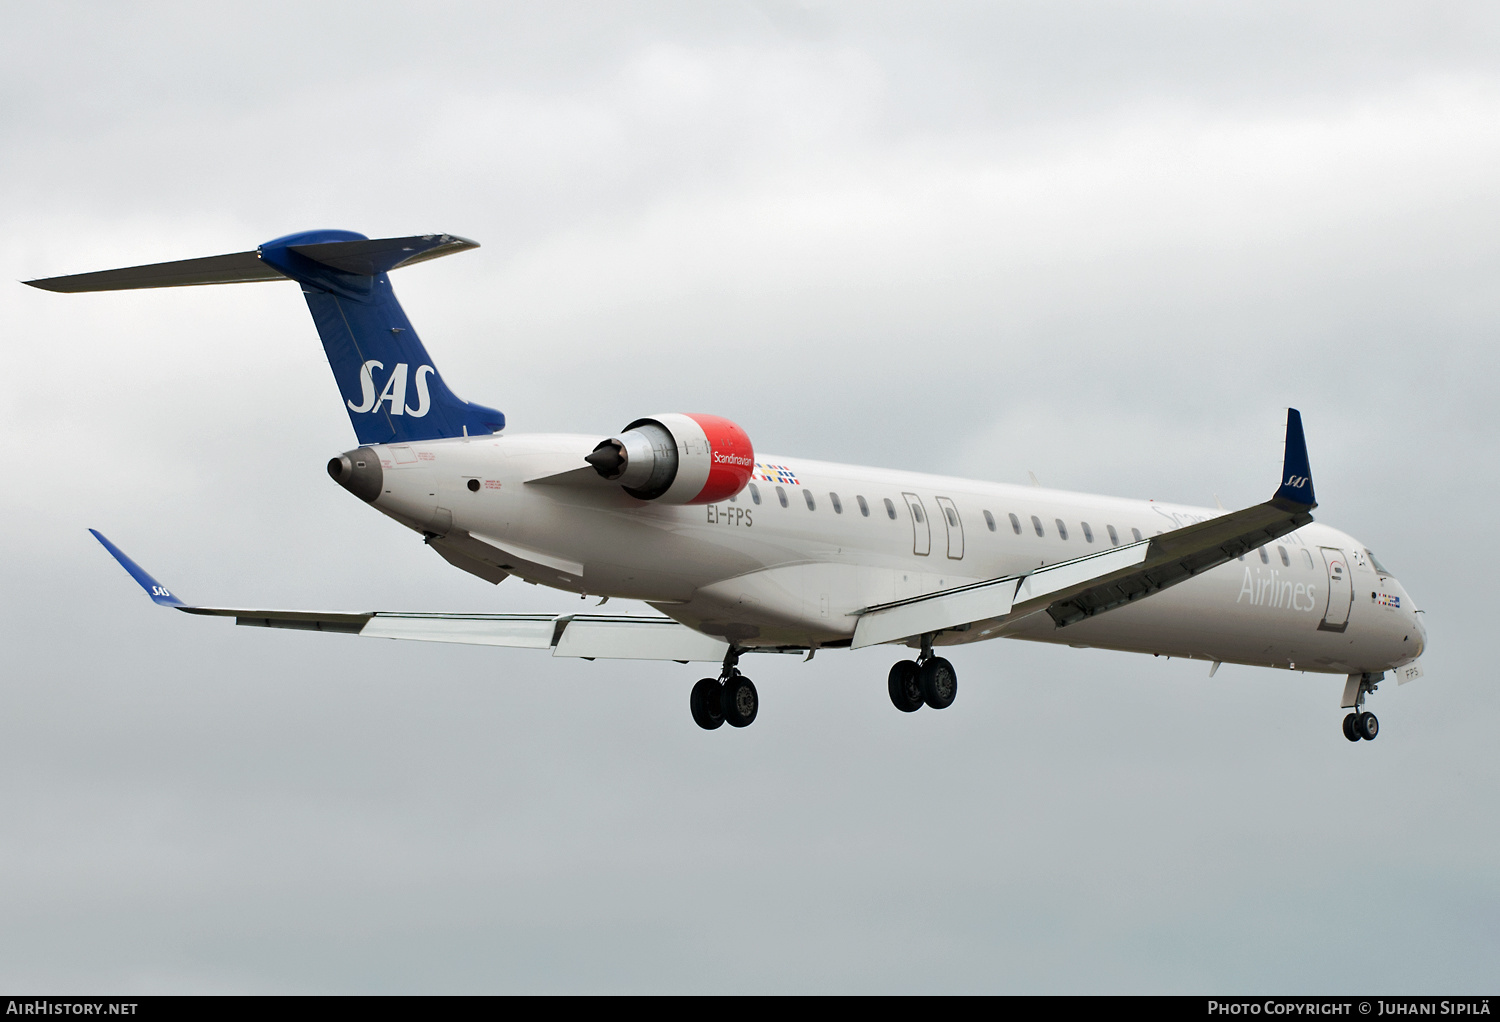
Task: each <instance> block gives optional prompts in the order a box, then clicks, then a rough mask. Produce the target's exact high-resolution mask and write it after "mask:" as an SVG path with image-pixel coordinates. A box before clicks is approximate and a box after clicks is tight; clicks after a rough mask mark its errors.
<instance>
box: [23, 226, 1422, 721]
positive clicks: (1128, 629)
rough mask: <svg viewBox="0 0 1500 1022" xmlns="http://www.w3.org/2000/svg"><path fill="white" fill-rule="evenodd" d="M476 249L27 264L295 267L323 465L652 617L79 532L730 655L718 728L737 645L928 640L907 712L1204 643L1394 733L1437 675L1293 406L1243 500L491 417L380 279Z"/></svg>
mask: <svg viewBox="0 0 1500 1022" xmlns="http://www.w3.org/2000/svg"><path fill="white" fill-rule="evenodd" d="M476 247H478V246H477V244H476V243H475V242H472V241H469V240H467V239H465V238H460V237H457V236H454V235H448V234H428V235H420V236H412V237H405V238H381V239H370V238H367V237H365V236H364V235H362V234H358V233H355V232H352V231H335V230H320V231H308V232H302V233H297V234H290V235H286V236H284V237H280V238H277V239H275V240H273V241H268V242H266V243H265V244H263V245H260V246H259V247H258V248H256V249H255V250H253V251H247V252H237V253H231V254H228V255H219V256H210V257H207V258H198V259H187V260H181V261H176V262H168V263H155V264H150V265H144V266H134V267H126V268H122V269H115V270H104V271H98V272H93V273H82V274H74V275H69V276H62V277H51V278H46V279H41V280H31V281H26V283H28V284H30V285H31V286H33V287H38V288H43V289H45V290H49V291H56V292H64V293H76V292H84V291H108V290H122V289H132V288H148V287H174V286H184V285H205V284H226V283H237V282H250V281H295V282H296V283H297V284H298V285H300V287H301V290H302V294H303V297H304V298H305V299H306V301H307V306H308V309H309V311H310V312H311V313H312V317H313V322H314V324H315V325H316V327H317V331H318V334H319V336H320V337H321V339H322V342H323V348H324V351H325V352H326V354H327V356H328V362H329V365H330V367H331V368H332V370H333V375H334V379H335V381H336V383H337V385H338V389H339V394H340V397H341V399H342V401H343V404H344V406H345V409H346V411H347V412H348V414H349V419H350V422H351V423H352V424H353V426H354V433H355V437H356V439H357V441H358V444H359V446H357V447H355V448H353V449H351V450H348V451H345V452H344V453H343V454H340V455H338V456H336V457H334V458H332V459H330V460H329V462H328V474H329V475H330V476H331V477H332V478H333V480H334V481H335V482H337V483H338V484H339V485H340V486H342V487H343V488H344V489H346V490H347V491H349V492H350V493H351V494H353V495H354V496H356V497H358V498H359V499H360V500H362V501H364V502H365V503H367V504H369V505H370V506H372V507H373V508H375V510H377V511H379V512H381V513H382V514H384V515H386V516H387V517H389V518H392V519H394V520H395V521H397V522H399V523H400V524H402V525H404V526H405V527H406V528H408V529H410V530H412V531H413V532H415V533H417V534H419V535H420V536H421V537H422V539H423V541H424V542H425V543H426V544H427V545H428V546H430V547H431V548H432V549H433V551H434V552H436V553H437V554H438V556H440V557H442V558H443V559H444V560H445V561H447V562H448V563H449V564H451V565H452V566H454V567H456V568H459V569H460V570H462V571H465V572H468V573H470V574H472V575H475V576H477V577H479V578H481V579H484V580H485V581H487V582H490V583H494V584H499V583H500V582H502V581H504V580H505V579H506V578H508V577H509V576H512V575H514V576H516V577H518V578H520V579H523V580H524V581H526V582H530V583H534V584H538V585H543V586H549V587H552V588H555V589H560V590H565V591H567V592H570V593H578V594H580V595H585V596H597V597H600V598H601V599H600V603H601V604H602V603H603V602H604V601H605V600H606V599H625V600H636V601H641V602H644V603H646V604H648V605H649V606H650V607H651V608H653V609H654V610H655V611H657V612H658V614H657V615H644V614H609V615H607V614H557V615H554V614H485V613H474V614H451V613H409V612H391V611H361V612H334V611H298V610H274V609H254V608H248V609H247V608H230V607H212V606H199V605H194V604H188V603H184V602H183V601H182V600H181V599H180V598H179V597H178V596H177V595H175V594H174V593H173V592H172V591H171V590H169V589H167V588H166V587H165V586H163V585H161V584H160V583H159V582H157V580H156V579H155V578H153V577H152V576H151V575H150V574H148V573H147V572H146V571H145V570H143V569H142V568H141V567H140V566H139V565H138V564H136V563H135V562H134V561H133V560H131V559H130V558H129V557H128V556H126V554H125V553H124V552H123V551H122V550H120V549H119V548H118V547H117V546H115V545H114V544H113V543H111V542H110V541H109V540H108V539H106V538H105V537H104V536H103V535H102V534H101V533H99V532H97V531H94V530H90V531H91V532H93V534H94V536H95V537H96V538H97V539H98V540H99V542H100V543H102V544H103V545H104V546H105V548H106V549H107V550H108V551H109V552H110V553H111V554H112V555H113V556H114V557H115V559H116V560H117V561H118V562H119V563H120V565H121V566H123V567H124V568H125V570H126V571H127V572H129V573H130V575H131V576H132V577H133V578H134V579H135V580H136V581H137V582H138V583H139V584H140V585H141V586H142V587H143V588H144V589H145V590H146V592H147V593H148V594H149V595H150V597H151V599H152V600H154V601H155V602H156V603H157V604H160V605H162V606H166V607H171V608H175V609H177V610H179V611H183V612H186V613H189V614H195V615H206V616H211V617H232V618H234V619H235V623H236V624H239V625H250V626H259V627H267V628H293V629H305V630H312V631H322V632H338V633H344V634H351V635H359V636H365V637H375V638H389V639H412V640H419V641H427V642H452V643H470V644H478V645H488V646H509V647H521V648H532V649H550V650H551V651H552V655H553V656H559V657H583V658H587V659H598V658H604V659H609V658H616V659H639V660H659V661H678V662H680V663H691V662H707V663H716V664H718V665H719V671H718V674H717V676H713V677H705V678H703V679H702V680H700V681H698V682H697V683H696V684H694V685H693V686H692V687H691V690H690V692H689V700H688V702H689V709H690V711H691V714H692V717H693V720H694V721H695V722H696V723H697V724H698V725H699V726H700V727H702V728H704V729H706V730H713V729H716V728H718V727H720V726H721V725H723V724H725V723H728V724H730V725H731V726H733V727H745V726H747V725H749V724H750V723H751V722H753V721H754V720H755V719H756V717H757V715H758V713H759V707H760V699H759V694H758V692H757V691H756V688H755V685H754V683H753V682H752V681H751V680H750V679H749V678H748V677H746V676H745V675H744V674H742V673H741V672H740V670H739V663H740V659H741V658H742V657H743V656H744V655H745V654H748V653H796V654H801V655H804V656H805V658H806V659H808V660H811V659H812V658H813V656H814V654H816V653H817V652H819V651H821V650H829V649H840V648H854V649H859V648H863V647H866V646H872V645H878V644H896V645H900V646H903V647H906V648H908V649H911V650H915V651H916V654H915V656H909V657H904V658H903V659H901V660H899V661H897V662H896V663H895V664H894V665H893V666H892V667H891V669H890V672H889V674H888V676H887V692H888V694H889V696H890V700H891V702H892V704H894V706H895V707H896V708H897V709H898V710H901V711H903V712H906V713H911V712H914V711H916V710H919V709H921V708H922V707H923V706H927V707H930V708H932V709H935V710H938V709H944V708H947V707H949V706H950V705H952V703H953V702H954V699H955V697H956V695H957V692H958V679H957V673H956V671H955V669H954V667H953V665H952V663H951V662H949V661H948V660H947V659H946V658H944V657H942V656H939V655H937V650H939V649H944V650H945V649H946V648H947V647H951V646H959V645H964V644H966V643H971V642H980V641H984V640H989V639H996V638H1012V639H1025V640H1031V641H1037V642H1049V643H1061V644H1066V645H1069V646H1076V647H1094V648H1099V649H1109V650H1120V651H1127V652H1135V653H1150V654H1153V655H1156V656H1166V657H1186V658H1194V659H1198V660H1203V661H1208V662H1210V663H1211V664H1212V667H1211V668H1210V670H1209V676H1210V677H1212V676H1213V674H1214V672H1216V671H1217V670H1218V669H1219V666H1220V665H1221V664H1223V663H1234V664H1248V665H1254V666H1260V667H1270V668H1278V669H1282V670H1294V671H1301V672H1304V673H1311V674H1315V675H1338V676H1342V677H1343V678H1344V686H1343V692H1342V697H1341V701H1340V708H1341V709H1347V710H1349V711H1350V712H1349V713H1348V714H1347V715H1346V716H1345V717H1344V720H1343V731H1344V736H1345V737H1346V738H1347V739H1348V740H1349V741H1351V742H1359V741H1363V740H1373V739H1374V738H1375V737H1376V735H1377V734H1378V733H1379V722H1378V720H1377V719H1376V717H1375V715H1374V714H1373V713H1372V712H1370V711H1368V710H1366V709H1364V703H1365V699H1366V697H1367V696H1368V695H1369V694H1370V693H1372V692H1374V691H1375V690H1376V687H1377V686H1378V684H1379V683H1380V682H1381V681H1382V680H1384V678H1385V676H1386V672H1395V674H1396V677H1397V680H1398V683H1401V684H1404V683H1406V682H1407V681H1410V680H1413V679H1415V678H1418V677H1421V676H1422V668H1421V664H1420V659H1419V658H1420V657H1421V656H1422V652H1423V650H1424V649H1425V647H1426V643H1427V633H1426V629H1425V627H1424V625H1423V620H1422V611H1420V610H1419V609H1417V607H1416V606H1415V605H1414V604H1413V602H1412V600H1411V597H1410V596H1409V595H1408V594H1407V593H1406V591H1405V589H1403V588H1402V586H1401V583H1400V582H1399V581H1397V579H1396V578H1395V576H1394V575H1392V574H1391V573H1390V572H1389V571H1388V570H1387V569H1386V568H1385V567H1384V566H1383V565H1382V564H1381V562H1380V561H1379V560H1377V559H1376V557H1375V555H1374V554H1373V553H1372V552H1371V551H1370V550H1369V549H1368V548H1367V547H1365V546H1364V544H1362V543H1361V542H1359V541H1358V540H1356V539H1355V538H1354V537H1352V536H1350V535H1348V534H1347V533H1344V532H1340V531H1338V530H1337V529H1334V528H1332V527H1330V526H1327V525H1324V524H1321V523H1315V522H1314V521H1313V517H1312V511H1313V510H1314V509H1315V508H1316V507H1317V501H1316V500H1315V498H1314V491H1313V481H1312V470H1311V466H1310V462H1309V459H1308V453H1307V444H1306V439H1305V435H1304V432H1303V427H1302V417H1301V414H1300V413H1299V412H1298V411H1297V410H1296V409H1289V410H1288V412H1287V423H1286V441H1285V443H1286V447H1285V458H1284V466H1283V469H1282V473H1281V476H1280V482H1279V484H1278V486H1277V488H1276V490H1275V492H1274V493H1273V495H1272V496H1271V498H1270V499H1269V500H1267V501H1265V502H1264V503H1261V504H1256V505H1254V506H1252V507H1248V508H1244V509H1241V510H1238V511H1233V512H1227V511H1225V510H1224V509H1223V508H1222V507H1220V508H1217V509H1211V508H1201V507H1190V506H1185V505H1177V504H1169V503H1162V502H1156V501H1141V500H1126V499H1120V498H1113V497H1105V496H1095V495H1091V494H1083V493H1072V492H1065V491H1060V490H1049V489H1043V488H1041V487H1039V486H1036V485H1032V486H1015V485H1004V484H999V483H990V482H979V481H973V480H966V479H958V478H950V477H946V476H937V475H927V474H921V473H916V472H905V471H894V470H885V469H875V468H863V467H857V466H852V465H841V464H831V463H826V462H821V461H812V460H808V459H805V458H796V457H791V456H782V455H776V454H765V453H759V452H756V451H755V449H754V447H753V445H752V443H751V440H750V437H749V435H748V434H747V433H746V432H745V430H744V429H742V428H741V427H740V426H739V425H737V424H736V423H733V422H731V421H729V420H728V419H725V418H723V417H720V416H716V415H712V414H706V413H681V412H668V413H657V414H652V415H646V416H643V417H641V418H637V419H634V420H632V421H631V422H629V423H627V424H626V425H625V427H624V428H623V429H621V430H620V431H619V432H617V433H615V434H613V435H610V436H600V435H598V434H519V435H517V434H513V433H506V432H505V426H506V420H505V416H504V415H503V414H501V413H500V412H499V411H496V410H495V409H493V408H489V407H487V406H485V405H480V404H476V403H474V402H470V401H465V400H463V399H461V398H459V397H458V396H457V395H456V394H454V392H453V391H451V390H450V389H449V388H448V385H447V383H446V382H445V380H444V379H443V377H442V375H441V374H440V373H439V372H438V371H437V369H436V367H435V364H434V362H433V360H432V358H431V357H430V356H429V355H428V353H427V350H426V348H425V347H423V345H422V342H421V341H420V340H419V339H418V336H417V333H416V331H415V330H414V329H413V328H412V325H411V322H410V321H409V320H408V319H407V317H406V314H405V312H404V311H403V310H402V308H401V306H400V304H399V303H398V302H397V301H396V297H395V294H394V292H393V291H392V290H391V284H390V278H389V273H390V271H392V270H395V269H397V268H400V267H403V266H410V265H413V264H415V263H419V262H423V261H426V260H429V259H435V258H438V257H441V256H446V255H450V254H453V253H456V252H462V251H466V250H468V249H473V248H476ZM1033 482H1034V480H1033ZM1367 593H1368V594H1369V595H1368V598H1367V597H1366V594H1367Z"/></svg>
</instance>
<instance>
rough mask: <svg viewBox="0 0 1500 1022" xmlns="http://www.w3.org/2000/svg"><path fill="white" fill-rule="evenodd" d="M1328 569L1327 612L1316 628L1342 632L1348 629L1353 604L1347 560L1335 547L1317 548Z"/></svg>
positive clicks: (1352, 587)
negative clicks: (1350, 609) (1350, 608)
mask: <svg viewBox="0 0 1500 1022" xmlns="http://www.w3.org/2000/svg"><path fill="white" fill-rule="evenodd" d="M1318 549H1319V550H1320V551H1322V553H1323V564H1324V565H1325V566H1326V567H1327V569H1328V610H1327V611H1325V612H1324V614H1323V620H1322V621H1320V622H1318V627H1319V628H1320V629H1322V630H1323V631H1325V632H1342V631H1343V630H1344V629H1345V628H1348V627H1349V607H1350V605H1351V604H1352V603H1353V602H1354V584H1353V582H1352V581H1350V579H1349V559H1348V558H1347V557H1346V556H1345V554H1344V551H1342V550H1339V549H1337V548H1335V547H1331V546H1325V547H1319V548H1318Z"/></svg>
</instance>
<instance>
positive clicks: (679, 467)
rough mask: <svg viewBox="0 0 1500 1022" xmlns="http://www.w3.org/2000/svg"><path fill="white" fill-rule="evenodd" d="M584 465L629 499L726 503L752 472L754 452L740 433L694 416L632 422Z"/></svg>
mask: <svg viewBox="0 0 1500 1022" xmlns="http://www.w3.org/2000/svg"><path fill="white" fill-rule="evenodd" d="M586 460H587V461H588V463H589V464H590V465H593V466H594V471H596V472H598V473H599V474H600V475H601V476H603V477H604V478H605V479H608V480H610V481H611V482H617V483H619V484H620V486H621V487H622V488H624V490H625V492H626V493H628V494H630V495H631V496H632V497H635V498H637V499H639V500H650V501H655V502H656V503H659V504H713V503H715V502H717V501H721V500H728V499H729V498H730V497H733V496H734V495H735V494H737V493H739V492H740V491H741V490H743V489H744V488H745V484H746V483H748V482H749V481H750V474H751V472H753V471H754V469H755V451H754V449H753V448H752V447H751V446H750V438H749V437H748V436H746V435H745V431H744V430H743V429H740V427H738V426H736V425H735V424H734V423H732V422H730V421H729V420H728V419H721V418H719V417H718V416H717V415H701V414H698V413H696V412H694V413H689V414H686V415H684V414H681V413H678V412H670V413H668V414H666V415H653V416H651V417H650V418H648V419H636V420H635V421H634V422H632V423H631V424H630V425H628V426H626V427H625V429H624V431H623V432H622V433H620V435H619V436H616V437H611V438H610V439H608V440H605V441H602V442H601V443H600V444H599V446H597V447H595V448H594V451H593V453H592V454H590V455H589V456H588V458H587V459H586Z"/></svg>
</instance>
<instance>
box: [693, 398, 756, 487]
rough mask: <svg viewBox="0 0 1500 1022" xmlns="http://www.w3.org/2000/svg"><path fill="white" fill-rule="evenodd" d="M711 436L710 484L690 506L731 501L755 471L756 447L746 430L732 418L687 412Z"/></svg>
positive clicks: (709, 443)
mask: <svg viewBox="0 0 1500 1022" xmlns="http://www.w3.org/2000/svg"><path fill="white" fill-rule="evenodd" d="M686 415H687V417H688V418H690V419H692V420H693V421H694V422H696V423H697V424H698V425H699V426H700V427H701V428H702V429H703V432H704V435H706V436H707V437H708V451H709V459H710V460H709V468H708V481H707V482H706V483H704V484H703V489H702V490H700V491H699V492H698V496H696V497H694V498H693V499H692V500H690V501H688V503H689V504H714V503H717V502H718V501H721V500H728V499H729V498H730V497H732V496H734V495H735V494H736V493H739V492H740V491H741V490H743V489H744V488H745V484H746V483H748V482H749V481H750V476H751V475H752V474H753V473H754V472H755V448H753V447H751V446H750V437H749V436H748V435H747V434H746V433H745V431H744V430H743V429H740V427H738V426H736V425H735V424H734V423H732V422H730V421H729V420H728V419H723V418H720V417H719V416H717V415H704V414H702V413H701V412H687V413H686Z"/></svg>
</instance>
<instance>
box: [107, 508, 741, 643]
mask: <svg viewBox="0 0 1500 1022" xmlns="http://www.w3.org/2000/svg"><path fill="white" fill-rule="evenodd" d="M89 531H90V532H92V533H93V534H94V538H95V539H97V540H98V541H99V542H100V543H102V544H104V548H105V549H106V550H108V551H109V552H110V553H111V554H113V555H114V558H115V560H117V561H119V562H120V566H121V567H123V568H124V569H125V570H126V571H127V572H129V573H130V576H131V577H132V578H134V579H135V580H136V582H138V583H139V584H140V586H141V588H142V589H144V590H145V591H146V594H147V595H148V596H150V597H151V599H152V600H154V601H155V602H156V603H157V604H159V605H161V606H164V607H172V608H174V609H176V610H180V611H183V612H184V613H187V614H200V615H205V616H208V617H232V618H234V623H235V624H237V625H251V626H254V627H258V628H295V629H301V630H304V631H314V632H342V633H344V634H347V635H362V636H365V637H367V638H376V639H415V640H418V641H421V642H458V643H466V644H469V645H476V646H514V647H520V648H525V649H551V650H552V655H553V656H567V657H582V658H584V659H589V660H592V659H596V658H597V659H615V660H678V661H682V662H687V661H692V660H698V661H708V662H712V663H720V662H722V661H723V660H724V657H725V654H727V653H728V652H729V645H728V643H726V642H724V641H723V640H721V639H715V638H713V637H712V636H709V635H704V634H703V633H701V632H695V631H693V629H691V628H689V627H687V626H686V625H684V624H681V623H679V622H677V621H673V620H672V619H671V618H669V617H648V616H644V615H642V616H634V615H626V614H413V613H404V612H393V611H379V610H376V611H353V612H349V611H317V610H256V609H248V608H237V607H196V606H191V605H189V604H186V603H184V602H183V601H182V600H181V598H179V597H178V596H177V595H175V594H174V593H172V592H171V591H170V590H168V589H167V587H166V586H164V585H162V584H161V583H160V582H158V581H156V579H154V578H152V577H151V575H150V574H148V573H147V572H146V571H145V570H144V569H143V568H141V566H140V565H138V564H136V563H135V561H133V560H131V559H130V558H129V557H127V556H126V555H125V552H124V551H122V550H121V549H120V548H119V547H117V546H115V545H114V544H113V543H111V542H110V541H109V540H108V539H106V538H105V537H104V536H103V535H102V534H101V533H99V532H98V531H96V530H94V529H90V530H89Z"/></svg>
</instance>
